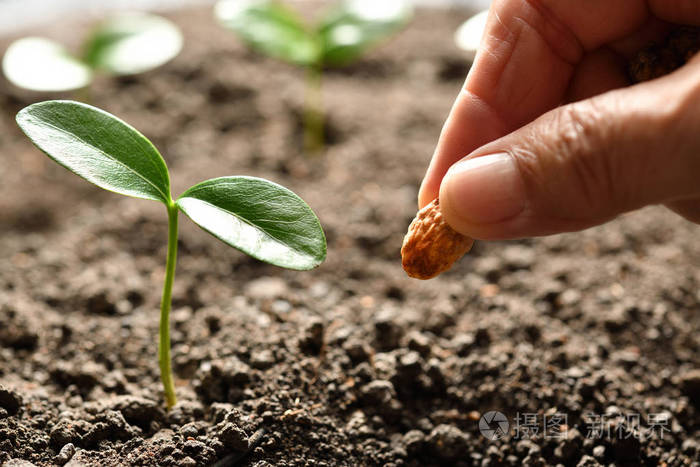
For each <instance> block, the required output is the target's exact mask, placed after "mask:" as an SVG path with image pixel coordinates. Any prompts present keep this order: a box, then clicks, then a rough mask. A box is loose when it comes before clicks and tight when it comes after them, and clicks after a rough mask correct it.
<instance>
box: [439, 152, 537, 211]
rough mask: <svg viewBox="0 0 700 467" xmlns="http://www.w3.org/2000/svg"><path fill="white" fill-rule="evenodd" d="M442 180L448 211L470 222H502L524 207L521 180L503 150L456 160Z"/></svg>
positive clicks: (523, 192)
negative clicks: (499, 152)
mask: <svg viewBox="0 0 700 467" xmlns="http://www.w3.org/2000/svg"><path fill="white" fill-rule="evenodd" d="M443 183H444V184H445V186H444V187H443V190H444V191H443V195H442V198H444V197H447V200H444V201H446V202H447V203H448V204H449V205H450V206H451V210H452V211H453V212H454V213H456V214H457V215H458V216H460V217H462V220H463V221H465V222H467V223H470V224H492V223H496V222H502V221H505V220H508V219H510V218H512V217H515V216H516V215H518V214H519V213H520V212H521V211H522V210H523V209H524V208H525V189H524V186H523V180H522V178H521V177H520V172H519V171H518V168H517V167H516V166H515V162H514V161H513V158H512V157H511V156H509V155H508V154H505V153H503V154H491V155H488V156H482V157H475V158H473V159H467V160H464V161H460V162H457V163H456V164H455V165H453V166H452V167H451V168H450V170H449V171H448V172H447V175H446V176H445V180H444V182H443ZM442 201H443V199H441V202H442Z"/></svg>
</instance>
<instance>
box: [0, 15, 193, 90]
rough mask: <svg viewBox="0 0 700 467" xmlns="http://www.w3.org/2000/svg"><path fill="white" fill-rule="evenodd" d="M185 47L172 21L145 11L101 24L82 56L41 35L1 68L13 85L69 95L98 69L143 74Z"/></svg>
mask: <svg viewBox="0 0 700 467" xmlns="http://www.w3.org/2000/svg"><path fill="white" fill-rule="evenodd" d="M181 48H182V35H181V34H180V31H179V30H178V29H177V27H176V26H175V25H174V24H172V23H171V22H170V21H168V20H166V19H165V18H161V17H159V16H154V15H148V14H144V13H131V14H123V15H121V16H116V17H114V18H112V19H109V20H107V21H105V22H103V23H101V24H100V25H99V26H97V27H96V28H95V29H94V30H93V32H92V34H91V35H90V36H89V37H88V38H87V40H86V41H85V43H84V44H83V53H82V57H80V58H78V57H74V56H72V55H71V54H70V53H68V51H67V50H66V49H65V47H63V46H62V45H61V44H58V43H56V42H54V41H51V40H49V39H44V38H42V37H25V38H22V39H19V40H17V41H15V42H13V43H12V44H10V46H9V47H8V48H7V51H6V52H5V56H4V57H3V61H2V69H3V72H4V73H5V76H6V77H7V79H8V80H9V81H10V82H11V83H13V84H14V85H16V86H18V87H21V88H25V89H29V90H32V91H42V92H60V91H71V90H75V89H80V88H84V87H87V86H89V85H90V83H91V82H92V79H93V76H94V74H95V73H96V72H98V71H104V72H106V73H110V74H113V75H131V74H137V73H143V72H146V71H149V70H152V69H153V68H156V67H159V66H160V65H163V64H164V63H166V62H167V61H169V60H171V59H172V58H173V57H175V56H176V55H177V54H178V53H179V52H180V49H181Z"/></svg>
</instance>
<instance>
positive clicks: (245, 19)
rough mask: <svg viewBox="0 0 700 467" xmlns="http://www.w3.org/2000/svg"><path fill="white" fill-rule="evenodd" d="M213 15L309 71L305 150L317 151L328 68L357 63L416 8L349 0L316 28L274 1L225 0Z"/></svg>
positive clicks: (399, 0) (397, 0)
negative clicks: (322, 90)
mask: <svg viewBox="0 0 700 467" xmlns="http://www.w3.org/2000/svg"><path fill="white" fill-rule="evenodd" d="M214 13H215V15H216V17H217V18H218V19H219V21H221V23H222V24H223V25H224V26H226V27H227V28H229V29H231V30H232V31H234V32H235V33H236V34H238V35H239V36H240V37H241V38H242V39H243V40H244V41H245V42H246V43H247V44H248V45H250V46H251V47H253V48H254V49H256V50H258V51H260V52H262V53H264V54H266V55H269V56H271V57H275V58H278V59H280V60H284V61H286V62H289V63H292V64H295V65H299V66H301V67H304V68H306V70H307V78H306V79H307V98H306V108H305V109H304V146H305V148H306V149H307V151H309V152H316V151H318V150H320V149H321V148H322V147H323V110H322V107H323V106H322V104H321V77H322V73H323V70H324V68H327V67H333V66H343V65H348V64H350V63H352V62H354V61H356V60H357V59H359V58H360V57H361V56H362V55H363V54H364V53H365V52H366V51H367V50H369V49H370V48H372V47H373V46H375V45H376V44H378V43H379V42H381V41H382V40H384V39H386V38H388V37H390V36H391V35H393V34H394V33H396V32H397V31H398V30H399V29H400V28H402V27H403V26H404V25H405V24H406V23H407V22H408V20H409V19H410V18H411V15H412V9H411V7H410V5H409V4H408V3H407V2H406V1H405V0H381V1H380V0H345V1H343V2H341V3H340V4H338V5H336V6H335V7H334V8H332V9H331V10H330V11H329V12H328V13H327V14H326V15H324V16H323V17H322V18H321V19H320V20H319V21H318V22H317V23H315V24H313V25H309V24H306V23H305V22H304V20H303V19H302V18H301V17H300V16H299V15H298V14H297V13H296V12H295V11H293V10H291V9H289V8H287V7H286V6H285V5H284V4H282V3H280V2H278V1H274V0H221V1H220V2H219V3H217V4H216V7H215V9H214Z"/></svg>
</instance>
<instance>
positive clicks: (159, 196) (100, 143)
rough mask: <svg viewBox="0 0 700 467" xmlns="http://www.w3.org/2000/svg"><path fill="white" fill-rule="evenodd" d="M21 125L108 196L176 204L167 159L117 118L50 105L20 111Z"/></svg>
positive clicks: (78, 106) (67, 103) (65, 105)
mask: <svg viewBox="0 0 700 467" xmlns="http://www.w3.org/2000/svg"><path fill="white" fill-rule="evenodd" d="M17 124H18V125H19V126H20V128H22V131H24V132H25V133H26V134H27V136H29V139H31V140H32V142H33V143H34V144H36V145H37V147H38V148H39V149H41V150H42V151H44V152H45V153H46V155H48V156H49V157H50V158H51V159H53V160H55V161H56V162H58V163H59V164H61V165H62V166H64V167H65V168H67V169H68V170H70V171H72V172H74V173H76V174H77V175H79V176H81V177H83V178H84V179H85V180H87V181H89V182H92V183H94V184H95V185H97V186H99V187H101V188H104V189H105V190H110V191H114V192H116V193H121V194H123V195H128V196H134V197H136V198H144V199H152V200H156V201H162V202H164V203H166V204H167V203H168V202H169V201H170V200H171V198H170V179H169V176H168V168H167V167H166V165H165V161H164V160H163V158H162V157H161V155H160V154H159V153H158V151H157V150H156V148H155V147H153V144H151V142H150V141H148V140H147V139H146V137H145V136H143V135H142V134H141V133H139V132H138V131H136V130H135V129H134V128H133V127H131V126H130V125H128V124H126V123H124V122H123V121H121V120H119V119H118V118H117V117H115V116H114V115H111V114H108V113H107V112H105V111H103V110H100V109H97V108H95V107H91V106H89V105H86V104H81V103H79V102H73V101H45V102H39V103H37V104H32V105H30V106H28V107H25V108H24V109H22V110H20V112H19V113H18V114H17Z"/></svg>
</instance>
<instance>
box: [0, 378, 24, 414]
mask: <svg viewBox="0 0 700 467" xmlns="http://www.w3.org/2000/svg"><path fill="white" fill-rule="evenodd" d="M21 407H22V397H21V396H20V395H19V394H18V393H17V392H15V391H13V390H12V389H9V388H6V387H4V386H2V385H0V408H2V409H3V410H4V411H5V416H12V415H15V414H16V413H17V412H19V409H20V408H21ZM0 418H2V417H0Z"/></svg>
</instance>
